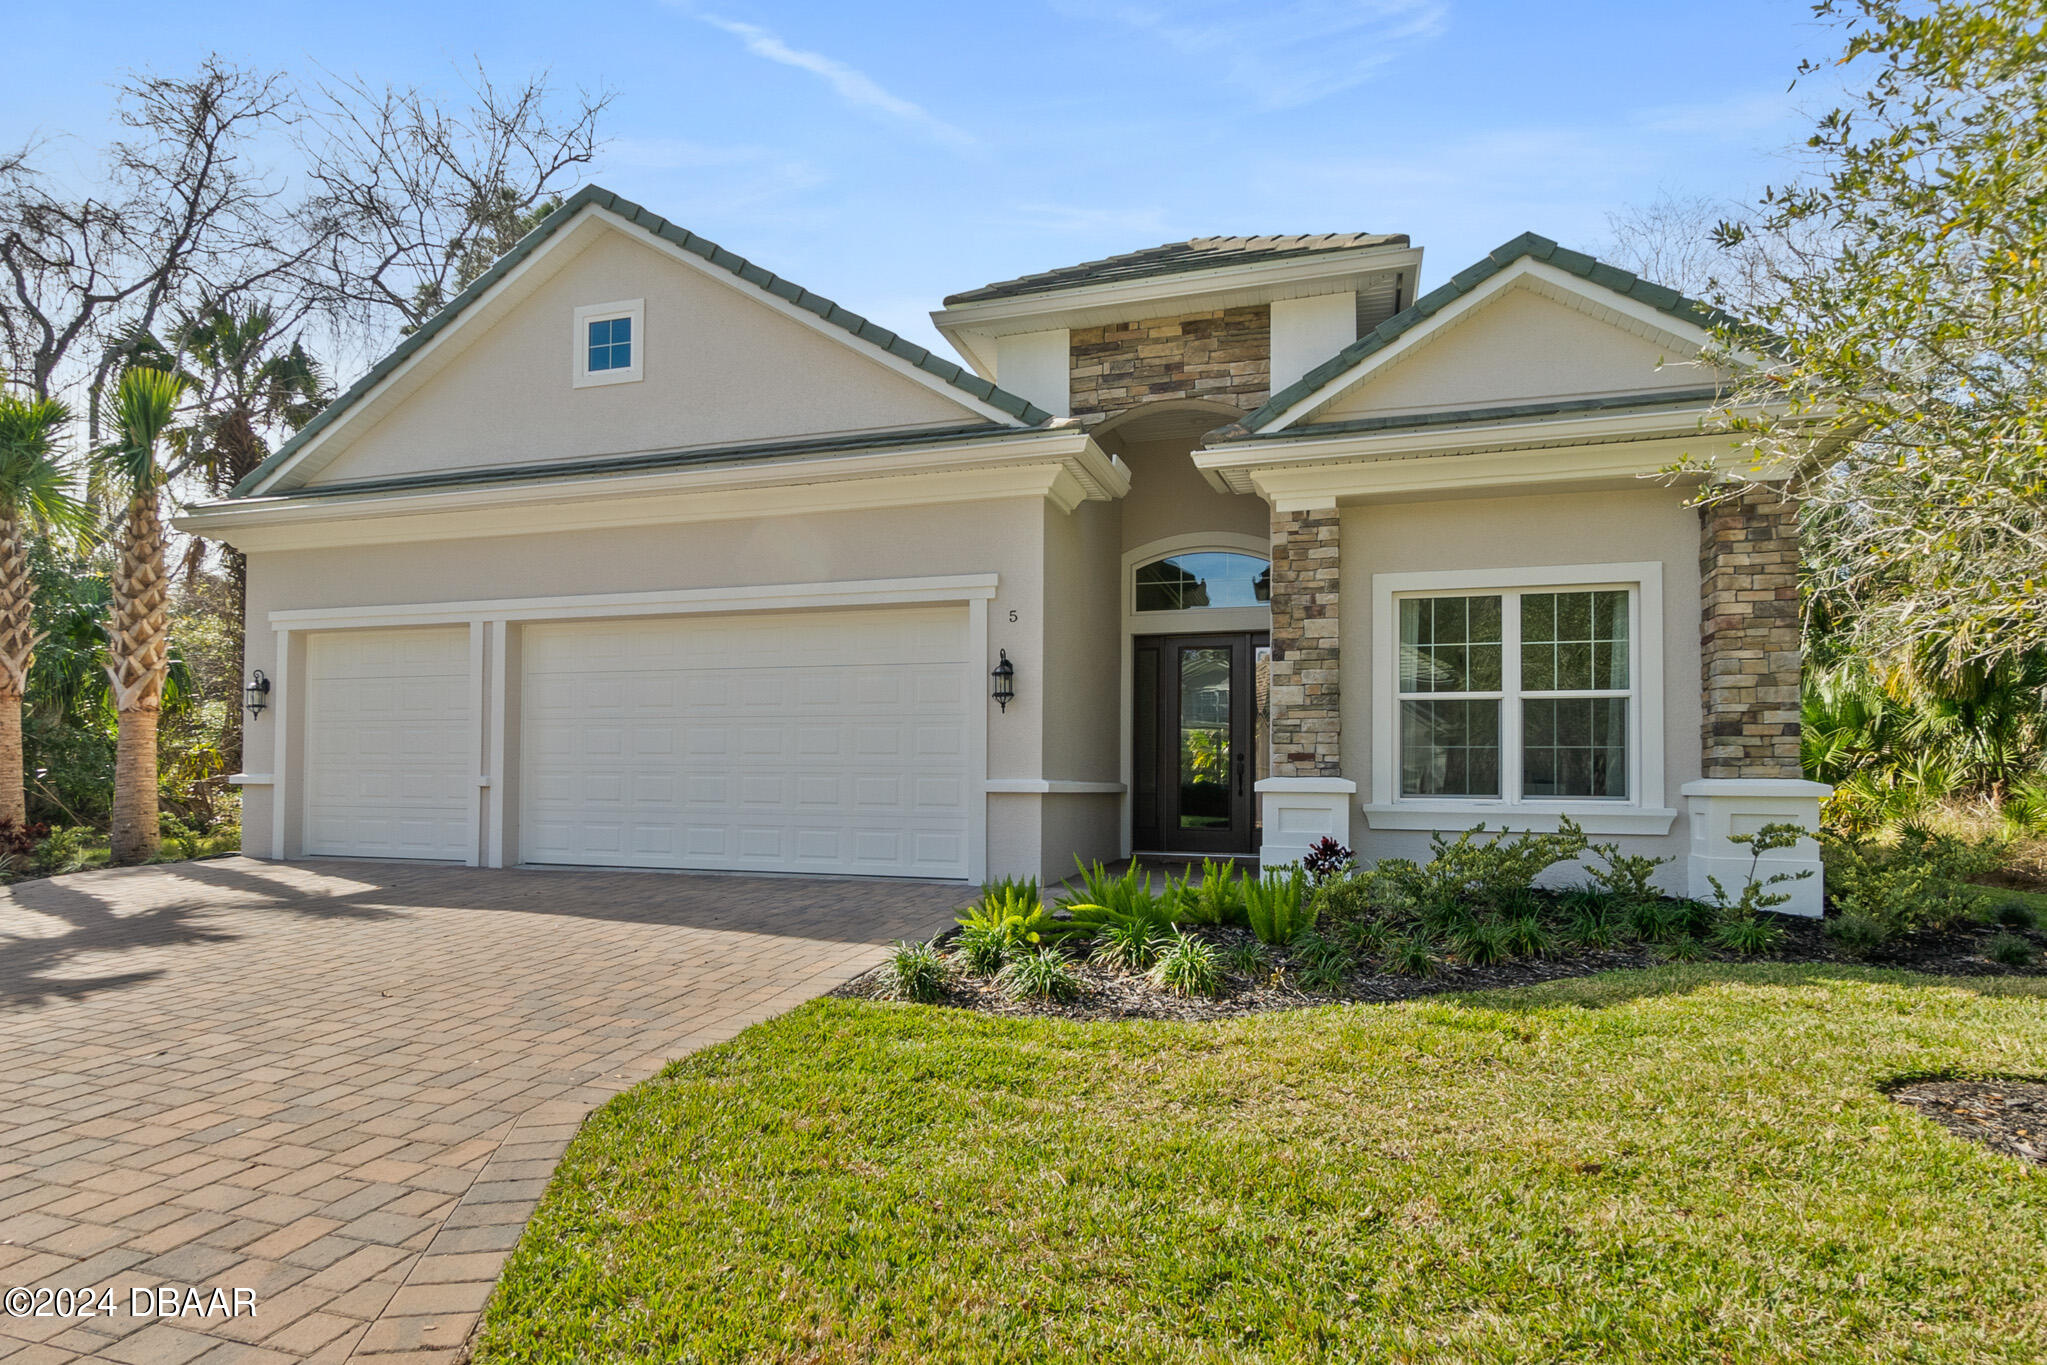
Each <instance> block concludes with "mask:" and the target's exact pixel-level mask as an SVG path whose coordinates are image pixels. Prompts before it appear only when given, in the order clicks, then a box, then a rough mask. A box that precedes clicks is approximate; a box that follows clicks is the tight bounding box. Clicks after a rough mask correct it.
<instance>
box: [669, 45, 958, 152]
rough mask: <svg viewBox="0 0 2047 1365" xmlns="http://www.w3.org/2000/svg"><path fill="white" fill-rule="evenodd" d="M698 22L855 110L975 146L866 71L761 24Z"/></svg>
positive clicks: (952, 142) (953, 143)
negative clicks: (792, 42)
mask: <svg viewBox="0 0 2047 1365" xmlns="http://www.w3.org/2000/svg"><path fill="white" fill-rule="evenodd" d="M696 17H697V18H698V19H701V20H702V21H703V22H705V23H707V24H709V25H710V26H711V27H713V28H716V29H720V30H723V31H724V32H726V33H729V34H731V35H732V36H733V37H735V38H737V39H739V41H740V42H742V43H744V44H745V45H746V50H747V51H748V52H751V53H752V54H753V55H754V56H756V57H760V58H763V59H764V60H766V61H771V62H778V63H780V64H781V65H783V66H791V67H794V68H796V69H797V70H798V71H807V72H809V73H810V74H811V75H813V76H816V77H817V78H818V79H820V80H822V81H823V82H824V83H825V84H826V85H829V86H830V87H831V88H832V90H833V92H834V93H835V94H837V95H838V97H839V98H840V99H842V100H844V101H845V102H846V103H848V104H850V105H852V106H853V107H854V108H856V109H870V110H873V111H874V112H876V113H879V114H884V115H887V116H888V117H889V118H892V119H894V120H896V121H897V122H899V123H901V124H903V125H905V126H906V127H911V128H915V129H917V130H918V131H920V132H922V133H924V134H926V135H927V136H929V137H932V138H934V139H936V140H937V141H939V142H943V143H946V144H947V145H949V146H953V147H971V146H974V145H975V139H974V136H973V135H972V134H971V133H968V132H966V131H964V130H963V129H959V128H955V127H953V126H952V125H951V124H949V123H947V122H945V121H944V120H943V119H941V118H939V117H937V116H936V115H934V114H933V113H931V112H930V111H929V110H927V109H925V108H924V107H923V106H922V105H920V104H916V103H913V102H912V101H910V100H906V99H904V98H903V97H902V96H900V95H896V94H892V93H890V92H889V91H888V90H886V89H884V88H882V86H881V84H880V83H879V82H877V81H876V80H875V79H874V78H873V77H871V76H869V75H868V74H867V73H866V72H864V71H860V70H858V69H856V68H854V67H851V66H848V65H847V64H846V63H844V62H842V61H839V60H838V59H836V58H833V57H827V56H825V55H824V54H823V53H822V52H806V51H804V50H803V49H801V48H795V47H791V46H789V45H788V44H787V43H785V42H783V41H782V39H781V37H780V36H779V35H777V34H775V33H773V32H771V31H769V30H768V29H764V28H762V27H760V25H758V24H746V23H741V22H740V21H739V20H737V19H723V18H720V17H718V16H717V15H715V14H698V15H696Z"/></svg>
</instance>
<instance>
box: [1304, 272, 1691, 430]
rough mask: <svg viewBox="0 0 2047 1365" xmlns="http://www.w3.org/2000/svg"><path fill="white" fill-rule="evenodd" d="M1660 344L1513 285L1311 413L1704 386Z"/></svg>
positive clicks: (1338, 415)
mask: <svg viewBox="0 0 2047 1365" xmlns="http://www.w3.org/2000/svg"><path fill="white" fill-rule="evenodd" d="M1685 359H1686V357H1685V356H1682V355H1678V354H1676V353H1674V352H1673V351H1672V350H1671V349H1670V348H1668V347H1666V346H1661V345H1658V344H1657V343H1656V342H1654V341H1652V340H1650V339H1648V338H1646V337H1641V336H1636V335H1634V334H1633V333H1631V332H1625V331H1622V330H1621V329H1620V328H1618V327H1616V326H1614V325H1613V324H1612V323H1611V322H1606V321H1603V320H1601V319H1599V318H1595V317H1592V316H1590V315H1588V314H1586V313H1583V312H1580V311H1579V310H1577V309H1575V308H1570V307H1567V306H1565V305H1564V304H1562V303H1559V302H1557V301H1556V300H1554V299H1550V298H1545V297H1544V296H1542V295H1540V294H1538V293H1536V292H1535V291H1534V290H1532V289H1525V288H1516V289H1509V290H1508V291H1506V293H1504V294H1503V295H1501V296H1500V297H1499V298H1498V299H1495V300H1493V301H1491V302H1489V303H1487V304H1485V305H1484V306H1483V307H1480V308H1479V309H1477V310H1476V311H1475V312H1473V313H1472V314H1471V315H1470V316H1469V317H1463V318H1458V319H1456V320H1454V321H1453V322H1451V323H1449V324H1448V325H1447V326H1445V327H1444V329H1443V331H1442V332H1441V334H1440V335H1437V336H1435V337H1434V338H1432V339H1430V340H1428V341H1426V342H1424V343H1423V344H1421V345H1420V346H1417V347H1416V348H1415V349H1414V351H1413V352H1412V353H1411V354H1410V355H1408V356H1405V357H1404V358H1402V359H1400V360H1399V361H1397V362H1395V363H1392V364H1390V365H1388V366H1387V367H1386V368H1385V369H1383V370H1378V371H1374V372H1373V373H1371V374H1369V375H1368V376H1367V377H1366V378H1365V379H1364V380H1363V381H1362V382H1360V383H1359V384H1358V385H1357V386H1356V387H1354V388H1352V389H1350V390H1348V391H1347V392H1345V393H1342V394H1340V395H1338V396H1337V397H1336V398H1335V399H1334V400H1332V401H1331V402H1329V403H1328V404H1326V405H1325V406H1324V407H1322V408H1321V409H1320V410H1318V412H1317V413H1316V415H1315V418H1314V420H1316V421H1318V422H1323V421H1326V422H1340V421H1343V420H1345V419H1347V418H1353V417H1376V416H1384V415H1386V414H1389V413H1404V412H1432V411H1440V410H1443V409H1453V408H1467V407H1492V406H1497V405H1500V404H1508V403H1519V402H1531V401H1535V400H1538V399H1541V400H1547V399H1568V398H1579V397H1594V396H1598V395H1601V394H1615V393H1639V392H1644V391H1647V390H1652V389H1691V388H1698V387H1700V386H1702V385H1710V384H1711V383H1712V382H1713V379H1714V375H1713V372H1712V371H1710V370H1704V369H1701V368H1699V367H1698V366H1696V365H1689V364H1682V363H1664V362H1681V361H1683V360H1685Z"/></svg>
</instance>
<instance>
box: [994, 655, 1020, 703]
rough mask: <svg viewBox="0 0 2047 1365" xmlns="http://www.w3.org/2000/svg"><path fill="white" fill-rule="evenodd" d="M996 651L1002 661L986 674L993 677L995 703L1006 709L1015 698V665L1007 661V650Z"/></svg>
mask: <svg viewBox="0 0 2047 1365" xmlns="http://www.w3.org/2000/svg"><path fill="white" fill-rule="evenodd" d="M996 652H997V653H998V654H1000V655H1001V656H1002V662H1001V663H999V664H997V665H995V669H994V671H993V672H992V673H990V674H989V675H988V676H989V677H991V678H993V679H995V704H996V705H997V706H1000V707H1001V708H1002V709H1003V710H1004V711H1007V710H1009V704H1010V703H1011V702H1013V701H1015V700H1016V665H1015V664H1013V663H1011V662H1010V661H1009V651H1008V650H1006V649H1003V650H997V651H996Z"/></svg>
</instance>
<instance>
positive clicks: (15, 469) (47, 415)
mask: <svg viewBox="0 0 2047 1365" xmlns="http://www.w3.org/2000/svg"><path fill="white" fill-rule="evenodd" d="M70 421H71V413H70V410H69V409H67V408H66V407H65V406H64V405H63V404H62V403H59V402H57V401H56V400H54V399H49V398H26V397H22V396H20V395H18V394H0V830H4V829H6V828H8V827H10V826H11V827H12V828H13V829H15V830H17V831H18V830H21V829H24V828H26V827H27V825H28V805H27V798H26V795H25V792H24V789H23V785H22V780H23V773H22V759H21V703H22V698H23V697H24V696H26V695H27V693H28V670H29V665H30V664H32V663H33V662H34V661H35V650H36V645H37V644H38V643H40V642H41V640H42V638H43V636H42V632H41V631H39V630H37V629H36V626H35V615H34V613H35V585H34V581H33V579H32V578H31V576H30V573H29V562H28V555H29V545H28V536H29V535H30V534H31V533H32V532H33V531H48V530H50V529H51V528H52V527H55V526H75V525H77V524H78V522H79V521H80V520H81V509H80V507H79V504H78V503H77V501H76V500H75V499H74V498H73V497H72V496H71V475H70V473H69V471H68V470H66V469H65V468H64V465H63V462H62V460H61V458H60V457H59V447H60V444H61V442H62V439H63V433H64V429H65V428H66V427H67V426H68V425H69V424H70Z"/></svg>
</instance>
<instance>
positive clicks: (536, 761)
mask: <svg viewBox="0 0 2047 1365" xmlns="http://www.w3.org/2000/svg"><path fill="white" fill-rule="evenodd" d="M966 619H967V618H966V611H965V609H964V608H932V607H916V608H900V609H899V608H888V609H874V610H860V611H841V612H805V613H763V614H757V615H739V616H701V617H685V618H681V619H676V618H664V619H637V620H626V621H603V622H578V623H575V624H563V625H544V626H543V625H536V626H529V627H528V628H527V629H526V632H525V640H524V645H523V654H524V684H523V686H522V689H521V696H522V701H521V707H520V710H521V715H522V720H521V726H520V733H521V740H520V745H521V750H522V753H523V755H524V761H523V772H522V780H521V784H520V807H521V820H520V836H519V837H520V859H521V861H523V862H528V863H581V864H595V865H599V866H618V867H691V868H726V869H734V870H746V871H776V872H851V873H865V874H870V875H874V876H897V877H964V876H965V875H966V864H967V789H966V787H967V783H966V751H967V746H966V731H967V695H968V694H967V673H968V668H967V660H966V652H967V651H966ZM976 695H978V694H976Z"/></svg>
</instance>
